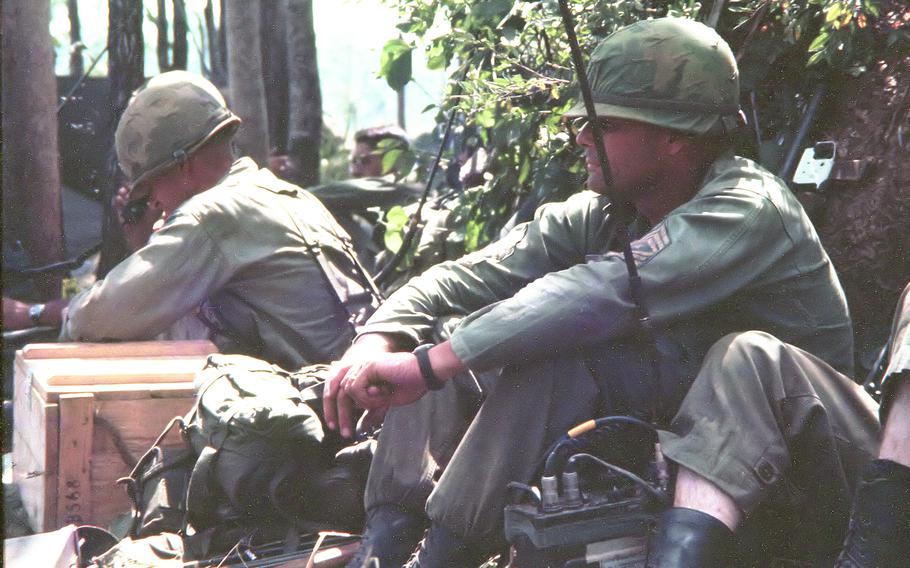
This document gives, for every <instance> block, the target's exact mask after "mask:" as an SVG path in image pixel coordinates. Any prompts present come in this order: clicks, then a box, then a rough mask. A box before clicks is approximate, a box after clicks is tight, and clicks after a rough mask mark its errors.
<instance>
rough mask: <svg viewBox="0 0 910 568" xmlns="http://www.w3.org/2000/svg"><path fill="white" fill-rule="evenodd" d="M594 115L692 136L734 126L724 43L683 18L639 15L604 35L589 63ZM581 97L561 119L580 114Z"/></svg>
mask: <svg viewBox="0 0 910 568" xmlns="http://www.w3.org/2000/svg"><path fill="white" fill-rule="evenodd" d="M588 80H589V82H590V84H591V91H592V95H593V98H594V103H595V105H594V106H595V109H596V112H597V115H598V116H604V117H616V118H626V119H630V120H637V121H639V122H645V123H648V124H654V125H657V126H662V127H665V128H671V129H674V130H679V131H683V132H688V133H693V134H705V133H708V132H716V131H717V132H719V131H721V129H725V130H728V131H729V130H732V129H733V128H734V127H735V125H736V123H737V120H738V118H739V116H740V109H739V71H738V69H737V67H736V58H735V57H734V56H733V52H732V51H731V50H730V46H729V45H727V42H725V41H724V40H723V38H721V37H720V36H719V35H718V34H717V32H715V31H714V30H713V29H711V28H709V27H708V26H706V25H704V24H701V23H698V22H696V21H693V20H687V19H684V18H660V19H656V20H645V21H641V22H637V23H635V24H632V25H630V26H627V27H625V28H622V29H620V30H618V31H616V32H615V33H613V34H611V35H610V36H608V37H607V38H606V39H605V40H603V41H602V42H601V43H600V45H598V46H597V48H596V49H595V50H594V53H593V54H592V56H591V61H590V63H589V64H588ZM586 114H587V113H586V112H585V107H584V103H583V102H582V101H581V100H580V99H579V102H577V103H576V104H575V105H574V106H573V107H572V108H571V109H570V110H569V112H567V113H566V115H565V116H566V117H567V118H572V117H581V116H586Z"/></svg>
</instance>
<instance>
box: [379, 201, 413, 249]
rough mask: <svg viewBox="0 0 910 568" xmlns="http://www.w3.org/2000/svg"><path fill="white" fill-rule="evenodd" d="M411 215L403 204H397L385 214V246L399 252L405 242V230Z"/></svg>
mask: <svg viewBox="0 0 910 568" xmlns="http://www.w3.org/2000/svg"><path fill="white" fill-rule="evenodd" d="M409 221H410V217H408V214H407V212H406V211H405V210H404V207H402V206H401V205H396V206H395V207H392V208H391V209H389V211H388V212H387V213H386V214H385V236H384V237H383V243H384V244H385V248H387V249H389V250H390V251H392V252H398V249H400V248H401V245H402V243H403V242H404V232H405V230H406V229H407V226H408V222H409Z"/></svg>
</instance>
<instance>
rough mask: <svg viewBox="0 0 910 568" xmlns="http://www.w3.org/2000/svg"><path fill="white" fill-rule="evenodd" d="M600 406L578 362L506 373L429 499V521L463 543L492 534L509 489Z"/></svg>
mask: <svg viewBox="0 0 910 568" xmlns="http://www.w3.org/2000/svg"><path fill="white" fill-rule="evenodd" d="M597 400H598V392H597V387H596V385H595V383H594V381H593V380H592V377H591V372H590V371H589V370H588V368H587V366H586V365H585V364H584V363H583V362H582V360H581V358H580V357H560V358H554V359H550V360H544V361H535V362H534V363H533V364H529V365H527V366H523V367H514V368H508V369H505V370H504V371H503V374H502V376H501V377H500V378H499V380H498V381H497V382H496V384H495V385H494V386H493V388H492V391H491V392H490V394H489V395H488V397H487V398H486V400H485V401H484V403H483V406H482V407H481V409H480V411H479V412H478V414H477V416H476V417H475V419H474V421H473V422H472V423H471V425H470V427H469V428H468V431H467V433H466V434H465V436H464V439H463V440H462V442H461V444H459V446H458V448H457V449H456V451H455V453H454V455H453V456H452V459H451V461H450V462H449V465H448V467H446V469H445V471H444V472H443V474H442V477H441V478H440V479H439V483H438V484H437V486H436V489H435V490H434V491H433V493H432V494H431V495H430V498H429V501H428V503H427V514H428V515H429V517H430V519H431V520H432V521H433V522H434V523H438V524H441V525H443V526H445V527H447V528H448V529H449V530H451V531H452V532H454V533H455V534H457V535H458V536H460V537H461V538H464V539H466V540H482V539H485V538H486V537H488V536H490V535H491V534H492V533H493V532H494V531H496V530H497V529H498V528H499V527H500V525H501V520H502V514H503V506H504V503H505V494H506V486H507V485H508V483H509V482H510V481H522V482H526V481H528V480H530V479H531V477H532V476H533V475H534V472H535V471H536V469H537V468H538V466H539V464H540V461H541V458H542V454H543V452H544V450H545V448H546V447H547V446H548V445H549V444H550V443H552V442H553V441H554V440H555V439H556V438H558V437H559V436H561V435H562V434H563V433H565V431H566V430H568V429H569V428H571V427H572V426H574V425H575V424H577V423H579V422H582V421H584V420H587V419H589V418H590V417H591V416H592V414H593V412H594V409H595V407H596V404H597Z"/></svg>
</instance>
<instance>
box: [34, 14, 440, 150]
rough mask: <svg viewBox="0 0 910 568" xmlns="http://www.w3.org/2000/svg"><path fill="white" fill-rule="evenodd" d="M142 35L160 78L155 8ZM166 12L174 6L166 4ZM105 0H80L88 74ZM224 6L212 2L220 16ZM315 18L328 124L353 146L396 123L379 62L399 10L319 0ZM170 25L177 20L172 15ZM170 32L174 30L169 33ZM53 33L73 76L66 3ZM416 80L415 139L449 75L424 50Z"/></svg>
mask: <svg viewBox="0 0 910 568" xmlns="http://www.w3.org/2000/svg"><path fill="white" fill-rule="evenodd" d="M144 4H145V6H144V8H145V15H144V18H143V30H142V31H143V36H144V40H145V74H146V76H149V77H150V76H153V75H156V74H157V73H158V72H159V70H158V58H157V56H156V52H155V44H156V41H157V37H158V30H157V28H156V27H155V23H154V21H153V18H155V17H156V16H157V2H149V1H146V2H145V3H144ZM165 4H166V6H167V7H168V9H170V8H171V6H172V3H171V2H166V3H165ZM107 6H108V3H107V0H79V15H80V23H81V27H82V42H83V43H84V44H85V46H86V49H85V52H84V53H83V56H84V57H83V59H84V62H85V68H86V69H88V66H89V65H90V63H91V61H92V60H93V59H94V57H95V56H97V55H98V54H99V53H101V52H102V51H103V50H104V47H105V45H106V42H107V26H108V14H107ZM204 7H205V0H187V2H186V9H187V26H188V28H189V34H188V35H189V37H188V43H189V49H188V54H187V55H188V58H187V59H188V62H187V67H188V70H190V71H195V72H199V71H200V70H201V65H200V53H204V52H205V50H206V47H205V45H204V41H205V39H204V38H203V37H202V33H201V32H200V29H202V28H204V25H203V23H202V22H203V15H202V14H203V8H204ZM219 7H220V2H216V3H215V9H216V16H215V21H216V22H217V21H218V13H217V10H218V9H219ZM313 19H314V24H315V25H314V27H315V31H316V50H317V54H318V60H319V78H320V84H321V88H322V107H323V114H324V117H325V121H326V123H327V124H328V126H329V127H330V128H331V129H332V131H333V132H335V133H336V134H338V135H339V136H343V137H345V139H347V140H350V137H351V136H352V135H353V133H354V131H356V130H357V129H359V128H364V127H368V126H376V125H380V124H394V123H396V122H397V117H398V110H397V108H398V107H397V104H398V103H397V96H396V94H395V92H394V91H393V90H392V89H390V88H389V86H388V85H387V84H386V82H385V80H384V79H379V78H377V77H376V73H377V70H378V69H379V56H380V52H381V50H382V46H383V45H384V44H385V42H386V41H388V40H390V39H393V38H396V37H398V30H397V29H396V28H395V24H396V23H397V12H396V10H395V8H393V7H391V6H389V5H387V4H386V3H383V2H381V1H379V0H314V2H313ZM168 21H169V23H170V25H171V27H173V17H172V14H171V13H170V11H169V12H168ZM171 33H173V31H171ZM51 34H52V36H53V38H54V45H55V48H56V72H57V74H58V75H67V74H69V51H70V40H69V18H68V16H67V11H66V1H65V0H52V2H51ZM413 72H414V81H413V82H411V83H410V84H408V86H407V87H406V90H405V124H406V127H407V130H408V132H409V133H410V134H411V135H412V136H416V135H418V134H421V133H422V132H426V131H428V130H430V129H431V128H432V127H433V125H434V121H433V117H434V114H433V112H432V111H430V112H426V113H424V112H422V111H423V109H424V108H426V107H427V105H429V104H432V103H438V102H439V98H440V96H441V94H442V91H443V88H444V85H445V80H446V78H445V75H444V73H442V72H439V71H428V70H427V68H426V65H425V61H424V59H423V51H422V49H416V50H415V51H414V61H413ZM106 74H107V56H106V55H105V56H103V57H102V58H101V59H99V61H98V65H97V66H96V67H95V69H94V70H93V71H92V76H102V77H103V76H105V75H106Z"/></svg>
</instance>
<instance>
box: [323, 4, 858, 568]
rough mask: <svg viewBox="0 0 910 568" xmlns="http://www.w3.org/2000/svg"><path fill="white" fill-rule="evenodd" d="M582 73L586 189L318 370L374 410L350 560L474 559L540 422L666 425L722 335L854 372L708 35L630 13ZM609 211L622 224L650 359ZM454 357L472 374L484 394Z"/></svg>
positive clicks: (845, 328)
mask: <svg viewBox="0 0 910 568" xmlns="http://www.w3.org/2000/svg"><path fill="white" fill-rule="evenodd" d="M588 74H589V76H590V79H591V83H592V89H593V95H594V100H595V103H596V105H595V110H596V112H597V117H596V121H597V123H596V125H597V127H598V128H599V129H600V130H601V131H602V132H601V141H602V142H603V146H604V148H605V149H606V154H607V156H608V158H609V165H610V168H609V174H610V176H609V177H608V176H607V175H605V174H607V172H606V171H604V169H602V168H601V167H600V166H599V163H598V162H599V160H598V158H597V153H596V152H595V139H594V134H593V132H592V129H593V126H592V125H591V124H587V123H585V124H584V125H583V126H582V128H581V129H580V130H579V132H578V134H577V141H578V143H579V144H580V145H581V146H582V147H583V148H584V150H585V155H586V162H587V169H588V182H587V185H588V189H590V190H593V192H594V193H593V194H592V193H590V192H585V193H581V194H579V195H576V196H574V197H573V198H571V199H569V200H568V201H566V202H565V203H562V204H551V205H548V206H545V207H543V208H541V209H540V210H539V211H538V213H537V216H536V219H535V220H534V221H532V222H530V223H525V224H521V225H519V226H517V227H516V228H515V229H513V230H512V231H511V232H510V233H509V234H508V235H506V236H505V237H504V238H503V239H501V240H500V241H498V242H496V243H494V244H492V245H490V246H488V247H486V248H485V249H483V250H481V251H479V252H477V253H473V254H470V255H468V256H466V257H464V258H462V259H461V260H459V261H455V262H447V263H443V264H441V265H439V266H436V267H434V268H431V269H429V270H428V271H426V272H425V273H424V274H422V275H421V276H419V277H417V278H415V279H413V280H411V281H410V282H409V283H408V284H406V285H405V286H404V287H402V288H401V289H399V290H398V291H397V292H396V293H395V294H393V295H392V296H391V297H390V298H389V299H388V300H387V301H386V303H385V304H384V305H383V306H382V307H381V308H380V309H379V310H378V311H377V312H376V314H375V315H374V316H373V317H372V318H371V319H370V321H369V322H368V324H367V325H366V326H365V327H364V328H363V330H362V333H361V334H360V335H359V336H358V338H357V340H356V341H355V343H354V345H353V346H352V347H351V349H349V350H348V352H347V353H346V354H345V356H344V358H343V359H342V360H341V361H340V362H339V363H338V364H336V365H335V367H334V373H333V376H332V377H331V378H330V379H329V381H328V383H327V388H326V394H325V397H324V401H323V402H324V408H325V413H326V417H327V422H328V424H329V426H330V427H333V428H340V429H341V431H342V433H343V434H344V435H351V434H352V424H351V414H352V408H353V405H354V404H355V403H356V404H358V405H360V406H363V407H366V408H368V409H369V413H370V414H371V415H381V414H382V413H384V412H386V411H388V414H387V416H386V417H385V422H384V426H383V430H382V433H381V434H380V438H379V444H378V448H377V454H376V457H375V458H374V461H373V463H372V466H371V469H370V475H369V481H368V484H367V490H366V492H367V493H366V498H365V501H366V507H367V523H366V530H365V532H364V538H363V544H362V546H361V552H360V555H359V556H358V557H355V559H354V561H353V562H352V563H351V565H352V566H359V565H362V563H363V562H364V559H365V557H366V556H367V555H372V556H376V557H378V559H379V561H380V565H381V566H384V567H385V566H400V565H401V564H403V563H404V562H405V561H406V560H407V559H408V557H409V556H410V555H411V553H412V552H413V551H414V550H415V547H416V548H417V550H416V552H417V553H416V554H415V555H414V556H412V557H411V559H410V561H409V562H408V566H410V567H415V566H470V565H471V563H472V562H473V561H474V560H476V556H477V555H478V554H482V553H484V552H487V551H488V550H489V549H490V547H491V543H494V542H495V541H497V540H498V535H499V534H500V532H501V531H500V524H501V521H502V514H503V505H504V501H505V494H506V487H507V485H508V483H509V482H511V481H519V482H527V481H529V480H530V479H531V477H532V476H533V474H534V472H535V470H536V469H537V467H538V465H539V463H540V460H541V458H542V456H543V454H544V453H545V452H546V449H547V447H548V446H549V445H550V443H552V442H553V440H554V439H555V438H556V437H557V436H559V435H561V434H562V433H563V432H565V431H566V430H568V428H569V427H571V426H573V425H575V424H578V423H580V422H582V421H584V420H587V419H589V418H591V417H593V416H595V415H605V414H631V415H637V416H640V417H646V418H649V419H651V420H653V421H655V422H657V423H658V424H663V425H666V424H667V423H669V420H670V418H672V416H674V415H675V414H676V411H677V409H678V407H679V404H680V402H681V401H682V399H683V397H684V395H685V393H686V391H687V389H688V387H689V385H690V384H691V382H692V380H693V378H694V377H695V376H696V374H697V373H698V371H699V368H700V367H701V363H702V359H703V358H704V355H705V354H706V353H707V351H708V349H709V348H710V347H711V345H713V344H714V343H715V342H716V341H718V340H719V339H720V338H721V337H723V336H725V335H727V334H729V333H732V332H736V331H741V330H744V329H757V330H762V331H766V332H769V333H772V334H774V335H775V336H777V337H780V338H781V339H783V340H784V341H787V342H789V343H792V344H794V345H797V346H799V347H800V348H802V349H805V350H806V351H808V352H810V353H813V354H815V355H816V356H818V357H820V358H821V359H823V360H824V361H826V362H827V363H829V364H831V365H832V366H833V367H835V368H837V369H838V370H841V371H845V372H850V371H851V367H852V353H853V348H852V345H853V339H852V337H853V336H852V325H851V323H850V318H849V315H848V311H847V306H846V301H845V299H844V294H843V290H842V289H841V286H840V283H839V282H838V280H837V277H836V275H835V273H834V269H833V267H832V265H831V262H830V260H829V259H828V256H827V254H826V253H825V251H824V249H823V248H822V246H821V243H820V242H819V240H818V236H817V234H816V233H815V230H814V228H813V227H812V224H811V223H810V221H809V220H808V218H807V217H806V215H805V213H804V211H803V210H802V207H800V205H799V202H798V201H797V200H796V199H795V198H794V196H793V195H792V193H791V192H790V191H789V190H788V189H787V187H786V186H785V185H784V183H783V182H782V181H781V180H779V179H778V178H776V177H774V176H773V175H771V174H770V173H768V172H767V171H765V170H764V169H762V168H761V167H759V166H758V165H756V164H754V163H753V162H751V161H749V160H747V159H745V158H741V157H737V156H735V155H734V154H733V152H732V149H731V146H730V143H729V134H730V133H731V131H732V129H734V128H735V127H736V125H737V123H738V118H739V116H740V111H739V104H738V101H739V75H738V71H737V68H736V62H735V58H734V56H733V53H732V52H731V51H730V48H729V47H728V46H727V44H726V43H725V42H724V41H723V39H721V38H720V37H719V36H718V35H717V34H716V32H714V31H713V30H712V29H710V28H708V27H706V26H704V25H702V24H699V23H696V22H692V21H688V20H684V19H677V18H663V19H657V20H651V21H644V22H639V23H637V24H633V25H632V26H629V27H627V28H624V29H622V30H620V31H618V32H616V33H615V34H613V35H611V36H610V37H608V38H607V39H606V40H604V41H603V42H602V43H601V44H600V46H599V47H598V48H597V49H596V50H595V52H594V53H593V57H592V60H591V62H590V64H589V72H588ZM582 108H583V107H582V106H581V105H578V106H576V108H573V109H572V110H571V111H570V112H569V113H568V116H569V117H574V116H579V115H581V114H582V112H583V111H582V110H581V109H582ZM610 188H612V194H613V195H614V196H615V197H616V198H617V199H618V200H621V201H622V202H624V203H625V204H631V205H632V206H634V208H635V209H636V210H637V212H638V214H639V215H640V216H639V218H638V219H637V220H636V221H635V222H634V223H632V224H630V225H628V226H627V225H626V222H625V219H624V218H622V217H621V215H620V213H618V212H617V211H622V210H623V207H622V206H623V205H624V203H613V204H610V203H609V202H608V200H607V198H606V197H605V196H604V195H603V194H604V193H606V192H607V190H608V189H610ZM612 227H615V228H616V229H617V231H616V232H617V234H618V235H619V238H618V239H617V240H619V241H621V240H622V239H623V238H625V237H628V239H629V240H631V241H632V243H631V250H632V253H633V256H634V260H633V262H634V263H635V264H636V265H637V267H638V271H639V274H640V276H641V288H642V294H643V298H644V303H645V305H646V308H647V312H648V314H649V315H650V320H651V323H652V327H653V331H654V335H655V337H656V341H655V343H656V351H657V357H656V359H657V361H656V364H657V367H658V368H659V369H660V372H659V374H655V373H653V366H652V361H653V360H654V358H652V353H653V350H652V347H651V343H650V342H648V341H645V340H643V334H642V329H641V327H640V325H639V324H638V319H637V313H638V312H637V307H636V303H635V301H634V299H633V294H632V291H631V286H630V279H629V276H628V274H627V270H626V263H625V260H624V257H623V255H622V254H621V253H619V252H617V250H620V249H617V248H616V247H617V244H616V243H611V242H608V235H610V234H612V233H613V231H612V230H611V228H612ZM458 316H461V317H464V316H467V317H464V319H462V320H461V322H460V323H458V324H457V325H449V326H448V327H445V325H446V322H447V321H448V322H449V323H450V324H451V320H452V318H454V317H458ZM443 331H445V332H448V335H449V338H448V339H447V340H444V341H442V342H440V343H438V344H436V345H429V344H428V343H427V342H431V341H439V340H441V339H443V338H444V334H441V333H440V332H443ZM418 344H422V345H420V346H419V347H417V349H415V351H414V353H413V354H412V353H409V352H408V350H409V349H412V348H414V347H415V346H416V345H418ZM497 369H501V373H497V372H496V370H497ZM469 370H470V371H474V372H478V373H484V374H483V375H481V376H480V378H481V380H482V381H483V383H484V384H483V387H484V390H485V391H486V392H485V399H484V400H483V402H482V405H480V408H479V410H476V409H477V398H476V394H477V392H476V391H477V389H476V387H475V384H476V383H473V381H471V378H472V376H471V375H470V374H469V373H468V371H469ZM655 376H659V377H660V381H659V382H658V381H656V380H655V378H654V377H655ZM430 391H432V392H430ZM390 407H392V408H390ZM475 411H476V416H475V415H474V412H475ZM440 471H441V472H442V473H441V475H439V472H440ZM428 521H429V525H430V526H429V529H428V530H427V532H426V535H425V537H424V538H423V540H422V542H421V543H420V545H419V547H417V541H418V540H420V537H421V535H422V534H423V529H424V527H425V526H426V524H427V522H428ZM358 562H360V564H358Z"/></svg>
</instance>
